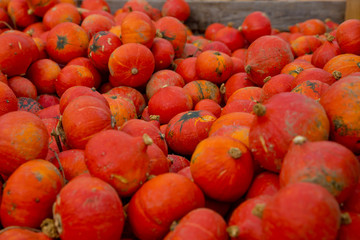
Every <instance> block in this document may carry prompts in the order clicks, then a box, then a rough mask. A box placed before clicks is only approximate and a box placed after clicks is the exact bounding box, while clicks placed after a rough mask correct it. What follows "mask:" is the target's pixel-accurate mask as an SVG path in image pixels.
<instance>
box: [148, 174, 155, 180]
mask: <svg viewBox="0 0 360 240" xmlns="http://www.w3.org/2000/svg"><path fill="white" fill-rule="evenodd" d="M154 177H156V175H154V174H151V175H149V176H148V177H147V180H151V179H153V178H154Z"/></svg>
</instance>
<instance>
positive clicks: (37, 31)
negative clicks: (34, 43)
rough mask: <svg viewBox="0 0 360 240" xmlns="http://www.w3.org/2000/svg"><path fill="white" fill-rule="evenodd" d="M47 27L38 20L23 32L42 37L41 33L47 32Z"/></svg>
mask: <svg viewBox="0 0 360 240" xmlns="http://www.w3.org/2000/svg"><path fill="white" fill-rule="evenodd" d="M46 30H47V28H46V27H45V25H44V24H43V23H42V22H36V23H33V24H30V25H29V26H27V27H26V28H25V29H24V30H23V32H24V33H26V34H28V35H30V36H31V37H33V38H35V37H40V35H41V34H43V33H44V32H46Z"/></svg>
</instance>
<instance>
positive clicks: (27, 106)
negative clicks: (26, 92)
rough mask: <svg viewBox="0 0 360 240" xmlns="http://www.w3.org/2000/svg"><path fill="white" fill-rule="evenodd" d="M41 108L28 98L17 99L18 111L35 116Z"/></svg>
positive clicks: (36, 102)
mask: <svg viewBox="0 0 360 240" xmlns="http://www.w3.org/2000/svg"><path fill="white" fill-rule="evenodd" d="M41 109H43V107H42V106H41V105H40V103H39V102H38V101H36V100H34V99H32V98H28V97H19V98H18V110H19V111H27V112H31V113H34V114H37V112H39V111H40V110H41Z"/></svg>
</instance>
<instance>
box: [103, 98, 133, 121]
mask: <svg viewBox="0 0 360 240" xmlns="http://www.w3.org/2000/svg"><path fill="white" fill-rule="evenodd" d="M103 96H104V97H105V99H106V101H108V103H109V105H110V111H111V115H112V116H113V118H114V120H115V125H116V127H117V128H120V127H121V126H122V125H123V124H124V123H126V122H127V121H129V120H130V119H134V118H136V117H137V115H136V109H135V106H134V103H133V101H132V100H131V99H129V98H125V97H122V96H119V95H116V94H114V95H112V94H108V93H106V94H103Z"/></svg>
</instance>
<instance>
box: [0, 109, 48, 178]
mask: <svg viewBox="0 0 360 240" xmlns="http://www.w3.org/2000/svg"><path fill="white" fill-rule="evenodd" d="M0 126H1V127H0V133H1V134H0V136H1V137H0V156H1V158H0V159H1V160H0V163H1V169H0V172H1V173H2V174H4V175H6V176H9V175H10V174H11V173H12V172H14V171H15V169H16V168H18V167H19V166H20V165H21V164H23V163H25V162H27V161H29V160H32V159H37V158H40V159H44V158H45V157H46V154H47V152H48V139H49V135H48V133H47V130H46V127H45V125H44V123H43V122H42V121H41V119H40V118H39V117H37V116H36V115H35V114H33V113H29V112H25V111H15V112H10V113H7V114H4V115H2V116H1V117H0Z"/></svg>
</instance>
